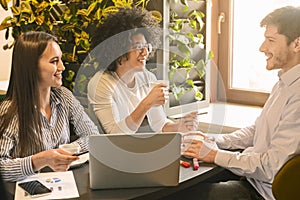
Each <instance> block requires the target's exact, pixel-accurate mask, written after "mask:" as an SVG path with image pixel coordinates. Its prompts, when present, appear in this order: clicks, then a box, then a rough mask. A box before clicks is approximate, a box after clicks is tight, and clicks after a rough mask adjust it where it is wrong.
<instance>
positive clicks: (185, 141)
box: [181, 131, 218, 163]
mask: <svg viewBox="0 0 300 200" xmlns="http://www.w3.org/2000/svg"><path fill="white" fill-rule="evenodd" d="M217 150H218V146H217V144H216V142H215V141H214V138H212V137H208V136H206V135H205V134H203V133H202V132H201V131H191V132H187V133H183V134H182V143H181V153H182V155H184V156H186V157H191V158H197V159H198V160H201V161H203V162H207V163H214V160H215V157H216V153H217Z"/></svg>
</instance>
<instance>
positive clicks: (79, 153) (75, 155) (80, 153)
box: [73, 151, 89, 156]
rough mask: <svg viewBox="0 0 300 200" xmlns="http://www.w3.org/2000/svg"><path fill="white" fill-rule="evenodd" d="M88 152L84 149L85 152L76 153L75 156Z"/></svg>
mask: <svg viewBox="0 0 300 200" xmlns="http://www.w3.org/2000/svg"><path fill="white" fill-rule="evenodd" d="M88 152H89V151H83V152H80V153H74V154H73V156H80V155H82V154H85V153H88Z"/></svg>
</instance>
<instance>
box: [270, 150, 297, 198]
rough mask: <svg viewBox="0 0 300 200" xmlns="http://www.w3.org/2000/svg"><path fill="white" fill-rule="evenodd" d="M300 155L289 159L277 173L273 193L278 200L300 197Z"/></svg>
mask: <svg viewBox="0 0 300 200" xmlns="http://www.w3.org/2000/svg"><path fill="white" fill-rule="evenodd" d="M299 183H300V155H297V156H294V157H293V158H291V159H290V160H289V161H287V162H286V163H285V164H284V165H283V166H282V168H281V169H280V170H279V171H278V173H277V174H276V176H275V178H274V181H273V183H272V193H273V196H274V197H275V199H276V200H282V199H284V200H285V199H288V200H293V199H300V187H299Z"/></svg>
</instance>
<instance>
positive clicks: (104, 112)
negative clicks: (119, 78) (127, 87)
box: [88, 72, 135, 133]
mask: <svg viewBox="0 0 300 200" xmlns="http://www.w3.org/2000/svg"><path fill="white" fill-rule="evenodd" d="M108 76H109V75H107V74H104V73H103V75H102V74H101V73H99V72H98V73H96V74H95V76H94V77H93V78H92V79H91V80H90V82H89V85H88V99H89V102H90V104H91V105H92V107H93V109H94V112H95V114H96V116H97V118H98V120H99V121H100V123H101V125H102V127H103V128H104V131H105V132H106V133H124V132H125V133H135V131H134V130H131V129H130V128H128V126H127V124H126V122H125V119H123V120H121V119H119V111H118V106H117V105H116V102H115V101H114V99H113V93H114V88H113V80H111V79H110V80H109V78H108ZM120 95H121V94H120ZM127 103H128V102H124V105H126V104H127Z"/></svg>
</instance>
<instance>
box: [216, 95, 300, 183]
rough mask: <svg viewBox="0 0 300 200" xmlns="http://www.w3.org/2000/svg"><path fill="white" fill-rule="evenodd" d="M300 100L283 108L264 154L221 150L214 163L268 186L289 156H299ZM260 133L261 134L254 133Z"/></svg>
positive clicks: (297, 99)
mask: <svg viewBox="0 0 300 200" xmlns="http://www.w3.org/2000/svg"><path fill="white" fill-rule="evenodd" d="M299 104H300V98H299V97H298V98H296V99H293V100H292V99H291V100H290V102H289V105H288V106H285V108H284V109H283V110H284V112H283V113H282V115H281V116H280V120H279V123H278V126H277V127H276V130H275V132H274V133H272V137H271V138H269V140H270V141H265V142H266V143H269V145H268V146H269V148H268V149H267V150H266V151H262V152H255V151H252V149H251V148H252V147H250V148H248V149H246V150H245V151H243V152H242V153H238V152H231V151H224V150H220V151H218V152H217V155H216V158H215V163H216V164H217V165H220V166H222V167H225V168H228V169H229V170H231V171H232V172H234V173H235V174H238V175H241V176H247V177H249V178H254V179H257V180H261V181H265V182H269V183H271V182H272V181H273V178H274V176H275V175H276V173H277V172H278V170H279V169H280V168H281V167H282V166H283V164H284V163H285V162H286V161H287V160H288V159H290V158H291V157H293V156H295V155H297V154H299V153H300V149H299V147H300V107H299ZM257 134H260V133H257Z"/></svg>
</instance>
